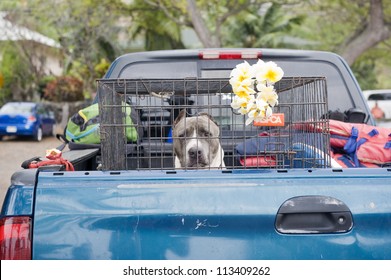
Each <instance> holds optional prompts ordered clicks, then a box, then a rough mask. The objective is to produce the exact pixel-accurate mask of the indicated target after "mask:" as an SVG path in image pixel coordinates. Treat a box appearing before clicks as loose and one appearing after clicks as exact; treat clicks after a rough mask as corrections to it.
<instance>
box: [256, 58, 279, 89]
mask: <svg viewBox="0 0 391 280" xmlns="http://www.w3.org/2000/svg"><path fill="white" fill-rule="evenodd" d="M282 76H284V71H282V69H281V68H280V67H278V66H277V64H276V63H274V62H273V61H269V62H266V63H263V66H262V67H258V68H257V72H256V75H255V78H256V80H257V82H258V83H265V82H266V83H267V84H274V83H276V82H278V81H279V80H281V78H282Z"/></svg>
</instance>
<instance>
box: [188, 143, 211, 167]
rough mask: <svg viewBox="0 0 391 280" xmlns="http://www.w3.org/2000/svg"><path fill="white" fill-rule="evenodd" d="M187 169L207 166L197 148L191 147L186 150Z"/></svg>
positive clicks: (202, 154)
mask: <svg viewBox="0 0 391 280" xmlns="http://www.w3.org/2000/svg"><path fill="white" fill-rule="evenodd" d="M187 154H188V160H187V162H188V164H187V166H188V167H205V166H207V165H208V164H209V162H208V160H207V159H206V158H205V153H204V152H203V150H202V149H200V148H199V147H192V148H190V149H189V150H188V152H187Z"/></svg>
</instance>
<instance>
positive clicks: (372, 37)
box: [340, 0, 391, 65]
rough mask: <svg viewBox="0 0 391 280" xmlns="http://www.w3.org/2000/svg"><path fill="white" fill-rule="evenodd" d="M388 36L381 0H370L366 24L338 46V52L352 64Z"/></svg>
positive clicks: (388, 30)
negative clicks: (360, 30)
mask: <svg viewBox="0 0 391 280" xmlns="http://www.w3.org/2000/svg"><path fill="white" fill-rule="evenodd" d="M390 37H391V31H390V26H388V25H387V23H385V21H384V13H383V6H382V0H371V3H370V11H369V21H368V24H367V26H366V27H365V28H364V29H363V30H362V32H359V33H357V35H356V36H354V37H353V38H351V39H350V40H349V41H348V42H346V43H345V44H344V45H343V46H342V47H341V48H340V54H341V55H342V57H343V58H344V59H345V60H346V62H347V63H348V64H349V65H352V64H353V63H354V61H355V60H356V59H357V58H358V57H359V56H360V55H361V54H362V53H364V52H365V51H366V50H368V49H370V48H372V47H374V46H376V45H377V44H378V43H380V42H382V41H385V40H387V39H388V38H390Z"/></svg>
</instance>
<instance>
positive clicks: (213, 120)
mask: <svg viewBox="0 0 391 280" xmlns="http://www.w3.org/2000/svg"><path fill="white" fill-rule="evenodd" d="M198 116H206V117H208V118H209V119H210V120H211V121H212V122H214V123H215V124H216V125H217V126H218V125H219V124H218V123H217V122H216V120H215V119H214V118H213V117H212V116H211V115H209V114H208V113H206V112H201V113H199V114H198Z"/></svg>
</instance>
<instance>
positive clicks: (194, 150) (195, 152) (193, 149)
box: [189, 147, 202, 158]
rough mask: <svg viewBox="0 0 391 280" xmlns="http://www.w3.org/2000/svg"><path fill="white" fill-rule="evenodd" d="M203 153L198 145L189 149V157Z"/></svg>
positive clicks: (195, 156)
mask: <svg viewBox="0 0 391 280" xmlns="http://www.w3.org/2000/svg"><path fill="white" fill-rule="evenodd" d="M201 155H202V151H201V150H199V149H197V148H196V147H193V148H191V149H189V157H190V158H197V157H199V156H201Z"/></svg>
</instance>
